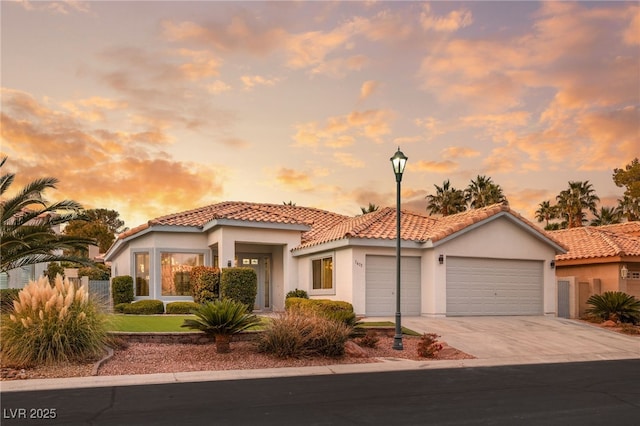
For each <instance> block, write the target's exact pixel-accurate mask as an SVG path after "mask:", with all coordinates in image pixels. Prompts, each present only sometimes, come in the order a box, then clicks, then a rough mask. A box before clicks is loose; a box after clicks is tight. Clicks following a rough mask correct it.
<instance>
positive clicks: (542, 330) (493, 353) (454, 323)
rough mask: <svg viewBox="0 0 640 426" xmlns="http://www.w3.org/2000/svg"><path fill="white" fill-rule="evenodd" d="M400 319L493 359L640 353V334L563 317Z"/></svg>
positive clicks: (536, 359) (567, 358) (586, 357)
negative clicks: (631, 333)
mask: <svg viewBox="0 0 640 426" xmlns="http://www.w3.org/2000/svg"><path fill="white" fill-rule="evenodd" d="M365 320H366V319H365ZM371 320H377V321H380V320H383V319H381V318H375V319H374V318H371ZM384 320H389V321H394V319H393V318H385V319H384ZM402 325H403V326H405V327H408V328H410V329H412V330H415V331H417V332H419V333H425V332H426V333H437V334H438V335H440V336H442V337H441V338H440V340H442V341H445V342H447V343H448V344H449V345H450V346H453V347H455V348H457V349H460V350H461V351H464V352H466V353H468V354H470V355H473V356H475V357H476V358H478V359H483V360H490V361H491V364H495V365H500V364H519V363H539V362H573V361H597V360H614V359H633V358H640V336H628V335H624V334H620V333H617V332H614V331H610V330H606V329H602V328H599V327H596V326H593V325H589V324H585V323H582V322H579V321H575V320H569V319H564V318H555V317H544V316H525V317H520V316H518V317H447V318H425V317H405V318H403V319H402Z"/></svg>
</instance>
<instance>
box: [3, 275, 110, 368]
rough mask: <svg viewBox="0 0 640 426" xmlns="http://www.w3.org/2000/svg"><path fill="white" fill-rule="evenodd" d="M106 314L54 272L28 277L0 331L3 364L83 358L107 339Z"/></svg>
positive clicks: (85, 293) (83, 289)
mask: <svg viewBox="0 0 640 426" xmlns="http://www.w3.org/2000/svg"><path fill="white" fill-rule="evenodd" d="M105 318H106V317H105V316H104V315H103V313H102V312H101V310H100V307H99V306H98V304H97V303H96V302H95V301H93V300H92V299H90V298H89V292H88V290H87V288H86V287H85V286H82V287H80V288H78V289H76V288H75V287H74V286H73V284H71V283H70V282H69V280H68V279H66V278H65V279H64V280H63V279H62V277H60V275H58V276H57V277H56V279H55V285H53V286H52V285H51V284H50V283H49V280H48V278H47V277H41V278H40V279H38V280H37V281H31V282H30V283H29V284H28V285H27V286H25V287H24V288H23V289H22V291H20V293H19V294H18V299H17V300H15V301H14V302H13V309H12V310H10V312H9V315H7V316H3V319H2V326H1V327H0V330H1V332H2V334H1V335H0V344H1V347H2V356H3V363H5V364H11V365H16V366H31V365H43V364H45V365H51V364H56V363H61V362H74V361H86V360H90V359H93V358H95V357H97V356H99V355H100V354H101V353H102V352H103V350H104V345H105V342H106V339H107V331H106V330H107V327H106V322H105V321H106V319H105Z"/></svg>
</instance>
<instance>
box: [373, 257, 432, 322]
mask: <svg viewBox="0 0 640 426" xmlns="http://www.w3.org/2000/svg"><path fill="white" fill-rule="evenodd" d="M365 291H366V315H367V316H393V315H395V313H396V258H395V257H394V256H367V257H366V290H365ZM400 310H401V312H402V315H420V258H419V257H404V256H403V257H402V259H401V260H400Z"/></svg>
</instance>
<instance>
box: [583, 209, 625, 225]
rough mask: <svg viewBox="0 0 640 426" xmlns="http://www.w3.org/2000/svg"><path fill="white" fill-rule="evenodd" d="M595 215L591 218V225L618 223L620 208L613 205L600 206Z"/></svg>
mask: <svg viewBox="0 0 640 426" xmlns="http://www.w3.org/2000/svg"><path fill="white" fill-rule="evenodd" d="M594 216H595V217H594V218H593V219H592V220H591V223H590V225H591V226H602V225H612V224H614V223H620V217H621V214H620V210H618V209H617V208H615V207H600V211H599V212H596V213H595V215H594Z"/></svg>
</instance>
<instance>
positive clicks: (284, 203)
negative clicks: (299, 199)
mask: <svg viewBox="0 0 640 426" xmlns="http://www.w3.org/2000/svg"><path fill="white" fill-rule="evenodd" d="M282 204H283V205H285V206H295V205H296V203H294V202H293V201H291V200H289V201H288V202H287V201H283V202H282Z"/></svg>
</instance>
